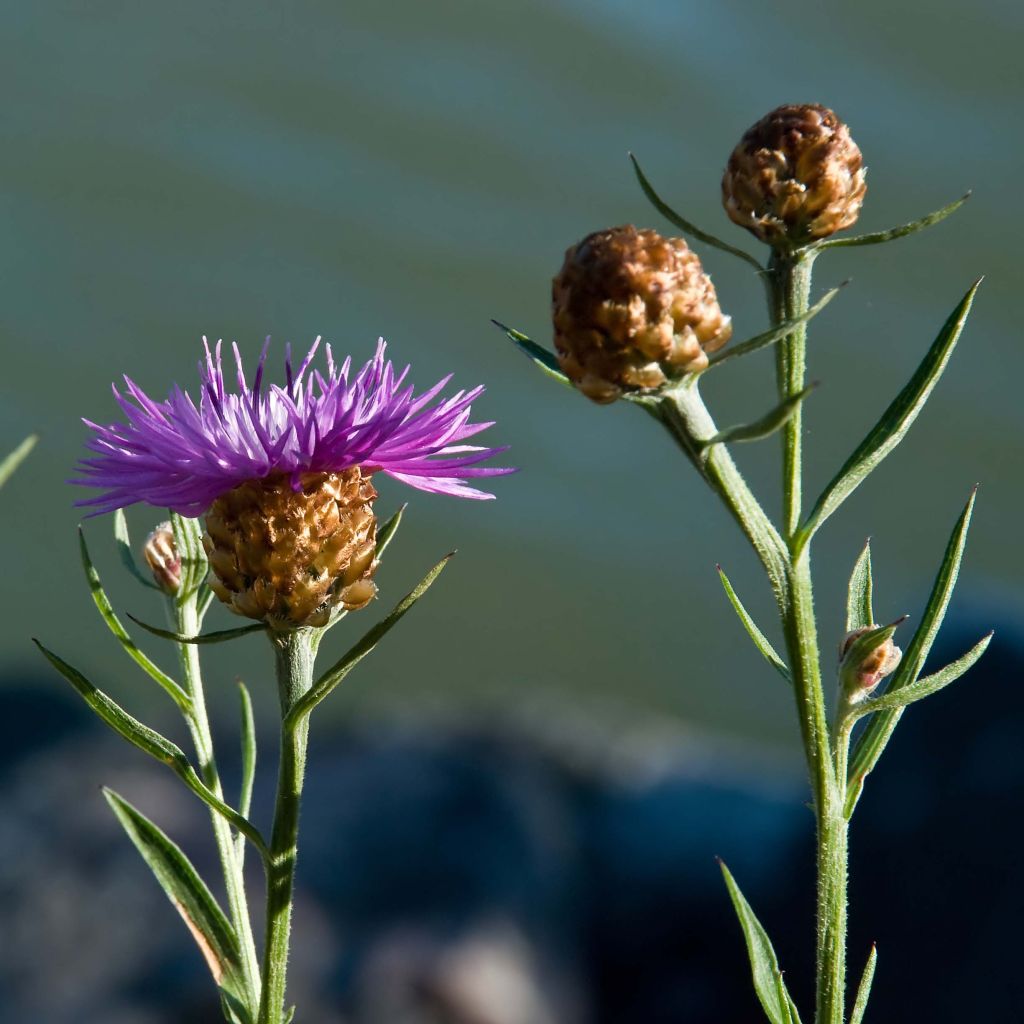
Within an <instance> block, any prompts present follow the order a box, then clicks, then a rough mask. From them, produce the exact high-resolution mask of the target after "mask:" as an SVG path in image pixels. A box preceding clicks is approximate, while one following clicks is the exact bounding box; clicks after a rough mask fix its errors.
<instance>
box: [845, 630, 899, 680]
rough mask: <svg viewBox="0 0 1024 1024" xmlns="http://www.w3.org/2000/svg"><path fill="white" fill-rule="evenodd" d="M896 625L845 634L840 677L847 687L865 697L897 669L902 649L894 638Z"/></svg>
mask: <svg viewBox="0 0 1024 1024" xmlns="http://www.w3.org/2000/svg"><path fill="white" fill-rule="evenodd" d="M894 629H895V627H894V626H887V627H880V626H878V625H873V626H865V627H864V628H863V629H855V630H853V632H852V633H847V634H846V638H845V639H844V640H843V643H842V646H841V647H840V650H839V659H840V665H839V679H840V685H841V686H842V688H843V689H844V691H846V692H847V693H849V694H851V695H859V696H865V697H866V696H867V695H868V694H869V693H871V691H872V690H874V688H875V687H876V686H878V684H879V683H880V682H881V681H882V680H883V679H884V678H885V677H886V676H887V675H889V674H890V673H892V672H894V671H895V670H896V667H897V666H898V665H899V663H900V659H901V658H902V657H903V652H902V651H901V650H900V649H899V648H898V647H897V646H896V645H895V644H894V643H893V642H892V631H893V630H894Z"/></svg>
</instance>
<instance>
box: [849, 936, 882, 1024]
mask: <svg viewBox="0 0 1024 1024" xmlns="http://www.w3.org/2000/svg"><path fill="white" fill-rule="evenodd" d="M877 962H878V949H877V948H876V947H875V946H872V947H871V952H870V953H869V954H868V962H867V963H866V964H865V965H864V973H863V974H862V975H861V977H860V984H859V985H858V986H857V998H856V999H855V1000H854V1003H853V1013H851V1014H850V1024H863V1021H864V1011H865V1010H866V1009H867V1008H868V996H869V995H871V982H872V981H874V979H875V964H876V963H877Z"/></svg>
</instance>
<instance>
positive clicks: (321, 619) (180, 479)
mask: <svg viewBox="0 0 1024 1024" xmlns="http://www.w3.org/2000/svg"><path fill="white" fill-rule="evenodd" d="M318 345H319V341H318V342H317V343H316V344H314V345H313V347H312V349H311V350H310V351H309V353H308V354H307V355H306V357H305V359H303V361H302V363H301V365H300V366H299V368H298V370H297V372H293V371H292V366H291V360H290V358H286V360H285V378H286V383H285V386H283V387H279V386H276V385H271V386H269V387H265V386H264V384H263V371H264V366H265V361H266V351H267V350H266V347H264V350H263V354H262V355H261V357H260V360H259V364H258V366H257V369H256V374H255V377H254V380H253V384H252V386H251V387H250V386H249V385H248V384H247V383H246V380H245V375H244V372H243V370H242V360H241V356H240V355H239V352H238V349H237V347H235V349H234V352H235V360H236V363H237V381H238V385H237V389H236V390H235V391H233V392H232V391H229V389H228V388H227V386H226V384H225V380H224V373H223V369H222V365H221V352H220V345H219V344H218V346H217V348H216V350H215V352H213V353H211V352H210V350H209V348H207V350H206V360H205V365H204V364H200V376H201V379H202V391H201V393H200V397H199V401H198V402H194V401H193V400H192V398H191V397H190V396H189V395H187V394H186V393H185V392H183V391H182V390H181V389H180V388H177V387H175V388H174V389H173V390H172V391H171V394H170V396H169V397H168V398H167V399H166V400H165V401H163V402H157V401H154V400H153V399H151V398H150V397H149V396H148V395H146V394H145V393H144V392H143V391H142V389H141V388H139V387H137V386H136V385H135V384H134V383H133V382H132V381H130V380H128V379H127V378H125V381H126V385H127V395H122V394H120V393H119V392H118V391H117V390H116V389H115V392H114V394H115V397H116V398H117V401H118V403H119V404H120V406H121V408H122V410H123V412H124V414H125V417H126V420H127V422H124V423H115V424H112V425H110V426H99V425H97V424H94V423H88V425H89V426H90V427H91V428H92V430H93V431H94V436H93V437H92V439H91V440H90V441H89V443H88V447H89V448H90V449H91V451H92V452H93V457H92V458H89V459H85V460H83V461H82V463H81V475H80V477H79V479H77V480H76V481H74V482H75V483H79V484H84V485H86V486H91V487H99V488H101V490H102V493H101V494H100V495H99V496H98V497H95V498H90V499H88V500H87V501H84V502H80V504H83V505H92V506H95V507H96V508H97V509H98V511H100V512H106V511H112V510H113V509H116V508H122V507H124V506H127V505H131V504H134V503H136V502H146V503H148V504H150V505H156V506H163V507H167V508H170V509H171V510H172V511H175V512H177V513H179V514H180V515H183V516H188V517H193V518H195V517H198V516H203V515H205V517H206V528H207V536H206V540H205V545H206V550H207V554H208V557H209V560H210V563H211V566H212V569H213V572H212V575H211V580H210V585H211V587H212V588H213V590H214V591H215V592H216V593H217V595H218V596H219V597H220V598H221V600H223V601H224V602H225V603H226V604H227V605H228V606H229V607H230V608H231V609H232V610H233V611H236V612H238V613H239V614H241V615H246V616H249V617H251V618H256V619H260V620H263V621H266V622H268V623H269V624H270V625H272V626H274V627H275V628H282V629H283V628H292V627H296V626H301V625H322V624H324V623H326V621H327V620H328V618H329V617H330V613H331V611H332V610H333V609H335V608H337V607H339V606H341V607H344V608H351V609H354V608H361V607H362V606H364V605H365V604H366V603H367V602H368V601H369V600H370V599H371V598H372V597H373V595H374V592H375V591H374V584H373V581H372V576H373V570H374V554H375V550H376V518H375V516H374V513H373V508H372V502H373V499H374V498H375V497H376V491H375V490H374V489H373V486H372V485H371V483H370V476H371V475H372V474H374V473H378V472H379V473H383V474H385V475H388V476H391V477H393V478H394V479H396V480H399V481H401V482H403V483H406V484H409V485H410V486H412V487H416V488H419V489H420V490H424V491H433V492H436V493H440V494H451V495H455V496H458V497H464V498H490V497H492V495H490V494H487V493H486V492H484V491H480V490H477V489H476V488H475V487H473V486H471V483H472V482H473V481H475V480H477V479H480V478H487V477H492V476H500V475H502V474H505V473H510V472H512V470H511V469H506V468H501V467H484V466H481V465H480V463H482V462H483V461H485V460H487V459H489V458H491V457H492V456H493V455H496V454H498V453H499V452H501V451H504V449H503V448H483V447H479V446H477V445H472V444H465V443H464V442H465V441H466V440H467V439H469V438H471V437H473V436H474V435H476V434H478V433H480V432H481V431H482V430H485V429H486V428H487V427H489V426H491V424H490V423H472V422H470V414H471V403H472V402H473V401H474V399H476V398H477V397H478V396H479V395H480V394H481V392H482V391H483V389H482V388H474V389H473V390H471V391H459V392H457V393H456V394H455V395H453V396H451V397H450V398H441V397H439V396H440V395H441V392H442V390H443V389H444V387H445V385H446V384H447V383H448V378H445V379H444V380H442V381H441V382H440V383H438V384H436V385H435V386H434V387H432V388H430V389H428V390H427V391H425V392H424V393H422V394H419V395H416V394H415V393H414V389H413V387H412V386H411V385H410V384H408V383H407V382H406V377H407V375H408V367H406V369H405V370H403V371H402V372H397V371H396V370H395V367H394V365H393V364H392V363H391V362H390V361H389V360H386V359H385V357H384V354H385V345H384V342H383V341H380V342H379V343H378V346H377V352H376V354H375V355H374V357H373V359H371V360H370V361H369V362H368V363H367V364H366V365H365V366H364V367H363V368H362V369H361V370H360V371H359V372H358V373H354V374H353V373H352V372H351V360H350V359H346V360H345V361H344V362H343V363H342V364H341V365H340V366H336V365H335V362H334V358H333V355H332V353H331V349H330V346H326V355H327V365H326V369H325V371H323V372H321V371H320V370H316V369H313V368H312V367H311V364H312V362H313V357H314V356H315V354H316V351H317V347H318ZM87 422H88V421H87ZM94 514H95V513H94ZM147 557H148V556H147ZM151 564H152V563H151Z"/></svg>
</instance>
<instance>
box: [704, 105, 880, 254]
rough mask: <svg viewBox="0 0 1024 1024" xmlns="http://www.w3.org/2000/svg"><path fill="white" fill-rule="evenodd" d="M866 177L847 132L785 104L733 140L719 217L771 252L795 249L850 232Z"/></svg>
mask: <svg viewBox="0 0 1024 1024" xmlns="http://www.w3.org/2000/svg"><path fill="white" fill-rule="evenodd" d="M865 173H866V172H865V169H864V165H863V160H862V158H861V152H860V149H858V147H857V144H856V143H855V142H854V141H853V139H852V138H851V137H850V130H849V129H848V128H847V127H846V125H845V124H844V123H843V122H842V121H840V120H839V118H838V117H836V115H835V114H834V113H833V112H832V111H831V110H829V109H828V108H827V107H822V106H819V105H818V104H816V103H804V104H790V105H788V106H783V107H778V108H777V109H775V110H773V111H772V112H771V113H770V114H767V115H765V116H764V117H762V118H761V120H760V121H758V122H757V124H755V125H754V126H753V127H752V128H750V129H749V130H748V131H747V133H746V134H745V135H744V136H743V138H742V139H741V140H740V143H739V145H738V146H737V147H736V148H735V149H734V150H733V152H732V156H730V157H729V164H728V166H727V167H726V170H725V175H724V176H723V178H722V202H723V204H724V206H725V212H726V213H727V214H728V215H729V217H730V218H731V219H732V220H733V221H735V222H736V223H737V224H739V225H740V227H744V228H747V230H748V231H752V232H753V233H754V234H755V235H757V237H758V238H760V239H761V241H762V242H766V243H767V244H768V245H772V246H798V245H803V244H805V243H807V242H811V241H813V240H815V239H817V238H827V237H828V236H829V235H831V234H834V233H835V232H836V231H840V230H842V229H843V228H848V227H850V225H851V224H853V223H854V222H855V221H856V220H857V215H858V214H859V212H860V208H861V204H862V203H863V202H864V193H865V191H866V188H867V186H866V184H865V181H864V177H865Z"/></svg>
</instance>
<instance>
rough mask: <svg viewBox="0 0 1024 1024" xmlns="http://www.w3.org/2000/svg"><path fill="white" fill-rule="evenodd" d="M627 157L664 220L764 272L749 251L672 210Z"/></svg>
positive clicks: (632, 157)
mask: <svg viewBox="0 0 1024 1024" xmlns="http://www.w3.org/2000/svg"><path fill="white" fill-rule="evenodd" d="M629 159H630V160H631V161H632V162H633V171H634V172H635V173H636V180H637V181H638V182H640V187H641V188H642V189H643V190H644V195H645V196H647V198H648V199H649V200H650V203H651V205H652V206H653V207H654V208H655V209H656V210H657V211H658V213H660V214H661V215H662V216H663V217H664V218H665V219H666V220H669V221H671V222H672V223H673V224H675V226H676V227H677V228H679V230H680V231H682V232H683V233H684V234H687V235H691V236H692V237H693V238H696V239H697V240H698V241H700V242H703V243H704V244H705V245H710V246H713V247H714V248H715V249H721V250H722V252H727V253H730V254H732V255H733V256H736V257H738V258H739V259H741V260H743V262H744V263H749V264H750V265H751V266H752V267H753V268H754V269H755V270H756V271H757V272H758V273H759V274H760V273H763V272H764V267H762V266H761V264H760V263H758V262H757V260H756V259H754V257H753V256H751V255H750V253H748V252H744V251H743V250H742V249H737V248H736V246H735V245H730V244H729V243H728V242H723V241H722V240H721V239H720V238H715V236H714V235H710V234H708V232H706V231H702V230H701V229H700V228H699V227H697V225H696V224H692V223H691V222H690V221H688V220H686V218H685V217H681V216H680V215H679V214H678V213H676V211H675V210H673V209H672V207H671V206H669V205H668V203H666V202H665V200H664V199H662V198H661V196H659V195H658V193H657V192H655V191H654V186H653V185H652V184H651V183H650V182H649V181H648V180H647V176H646V175H645V174H644V172H643V171H642V170H640V164H639V163H638V162H637V159H636V157H635V156H633V154H632V153H630V154H629Z"/></svg>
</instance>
